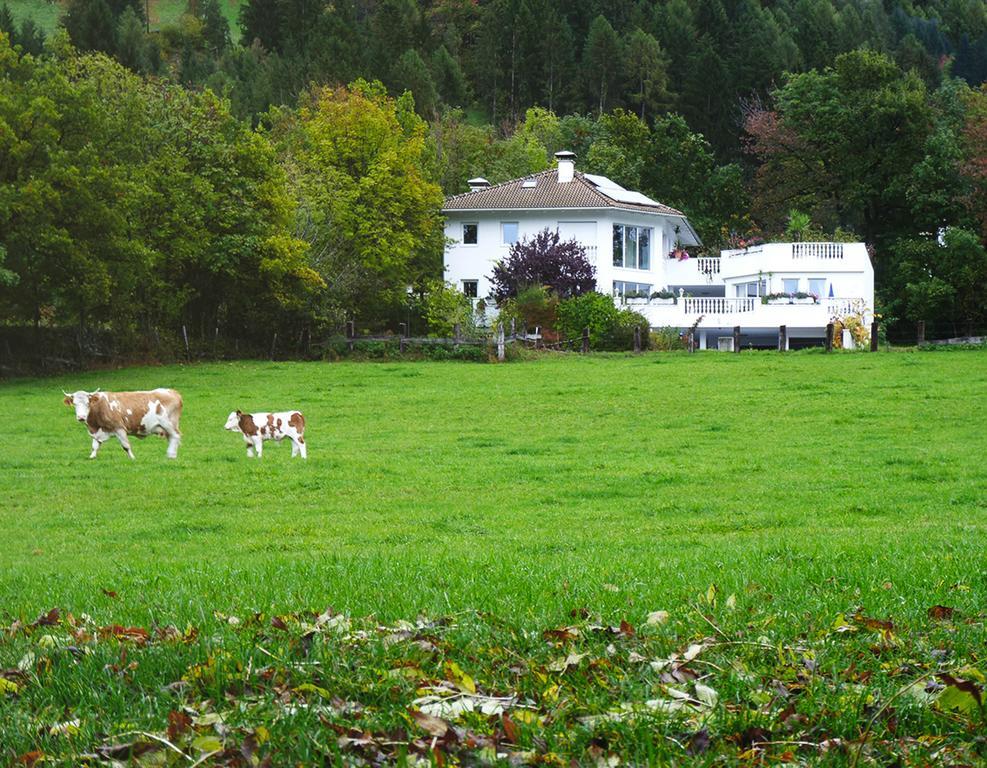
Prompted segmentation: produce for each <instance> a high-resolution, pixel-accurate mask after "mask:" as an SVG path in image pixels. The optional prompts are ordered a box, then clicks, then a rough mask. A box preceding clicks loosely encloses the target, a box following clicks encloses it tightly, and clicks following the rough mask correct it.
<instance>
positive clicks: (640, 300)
mask: <svg viewBox="0 0 987 768" xmlns="http://www.w3.org/2000/svg"><path fill="white" fill-rule="evenodd" d="M624 301H626V302H627V303H628V304H647V303H648V294H647V293H644V292H642V291H628V292H627V293H625V294H624Z"/></svg>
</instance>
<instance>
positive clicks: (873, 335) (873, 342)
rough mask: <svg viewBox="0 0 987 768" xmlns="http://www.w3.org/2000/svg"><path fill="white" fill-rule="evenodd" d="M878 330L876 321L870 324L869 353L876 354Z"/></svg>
mask: <svg viewBox="0 0 987 768" xmlns="http://www.w3.org/2000/svg"><path fill="white" fill-rule="evenodd" d="M878 330H879V323H878V321H877V320H874V322H872V323H871V324H870V351H871V352H877V332H878Z"/></svg>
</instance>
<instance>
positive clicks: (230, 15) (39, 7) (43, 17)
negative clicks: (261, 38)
mask: <svg viewBox="0 0 987 768" xmlns="http://www.w3.org/2000/svg"><path fill="white" fill-rule="evenodd" d="M6 2H7V4H8V5H9V6H10V10H11V12H12V13H13V14H14V18H15V19H17V20H18V21H20V20H21V19H22V18H25V17H27V16H31V17H33V18H34V20H35V22H37V23H38V25H39V26H41V27H42V28H43V29H44V30H45V32H46V33H49V32H51V31H53V30H54V29H55V27H56V26H57V25H58V19H59V17H60V16H61V14H62V12H63V8H64V4H63V3H60V2H48V1H47V0H6ZM219 2H220V7H221V8H222V9H223V14H224V15H225V16H226V18H227V19H229V22H230V30H231V32H232V33H233V34H234V35H238V34H239V28H238V26H237V14H238V13H239V11H240V0H219ZM147 8H148V16H149V18H150V26H151V29H152V30H154V29H160V28H161V26H163V25H165V24H170V23H172V22H174V21H176V20H177V19H178V17H179V16H181V15H182V14H183V13H184V12H185V10H186V9H187V8H188V3H187V2H186V0H149V2H148V6H147Z"/></svg>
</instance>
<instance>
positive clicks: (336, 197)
mask: <svg viewBox="0 0 987 768" xmlns="http://www.w3.org/2000/svg"><path fill="white" fill-rule="evenodd" d="M272 131H273V136H274V138H275V140H276V142H277V145H278V147H279V151H280V154H281V158H282V163H283V164H284V166H285V168H286V169H287V171H288V174H289V177H290V178H291V179H292V186H293V189H294V192H295V196H296V199H297V201H298V217H297V221H296V232H297V233H298V234H299V236H301V237H303V238H304V239H305V240H306V241H307V242H308V243H309V247H310V253H311V257H310V258H311V263H312V266H313V267H314V268H315V269H316V270H317V271H318V272H319V274H320V275H321V276H322V278H323V280H324V281H325V284H326V286H327V287H326V289H325V291H323V292H322V293H321V294H320V296H319V300H318V304H317V306H316V307H314V308H313V311H314V312H315V313H316V314H317V315H318V316H321V317H325V318H328V319H333V320H338V319H340V318H342V316H343V315H344V314H352V313H356V314H358V315H360V316H362V317H367V316H374V315H375V313H379V312H380V311H381V307H382V306H385V305H386V304H388V303H394V302H404V301H405V292H406V290H407V287H408V286H409V285H421V284H424V282H425V281H426V280H429V279H434V278H435V277H437V276H438V275H439V274H441V271H442V266H441V254H442V250H443V242H444V241H443V234H442V226H441V222H440V220H439V218H438V210H439V208H440V207H441V205H442V192H441V190H440V189H439V186H438V185H437V184H435V183H434V182H433V181H431V180H430V178H429V177H428V173H427V158H428V154H427V151H426V135H427V128H426V125H425V123H424V122H423V121H422V120H421V119H420V118H419V117H417V115H416V114H415V112H414V108H413V105H412V103H411V101H410V100H409V99H405V98H401V99H398V100H396V101H395V100H394V99H391V98H389V97H388V96H387V94H386V92H385V91H384V88H383V86H381V85H380V84H379V83H377V84H369V83H366V82H365V81H357V82H356V83H354V84H353V85H352V86H350V87H349V88H316V89H313V90H312V91H310V92H309V93H307V94H306V95H305V97H304V99H303V102H302V105H301V107H300V109H299V110H298V112H297V114H295V113H292V112H290V111H285V110H279V111H277V112H276V113H275V116H274V120H273V127H272Z"/></svg>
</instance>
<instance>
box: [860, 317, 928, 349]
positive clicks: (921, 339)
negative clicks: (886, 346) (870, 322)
mask: <svg viewBox="0 0 987 768" xmlns="http://www.w3.org/2000/svg"><path fill="white" fill-rule="evenodd" d="M917 332H918V336H917V338H918V340H917V341H916V342H915V345H916V346H918V347H921V346H922V345H923V344H925V320H919V321H918V329H917ZM871 335H872V336H873V334H871Z"/></svg>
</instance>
